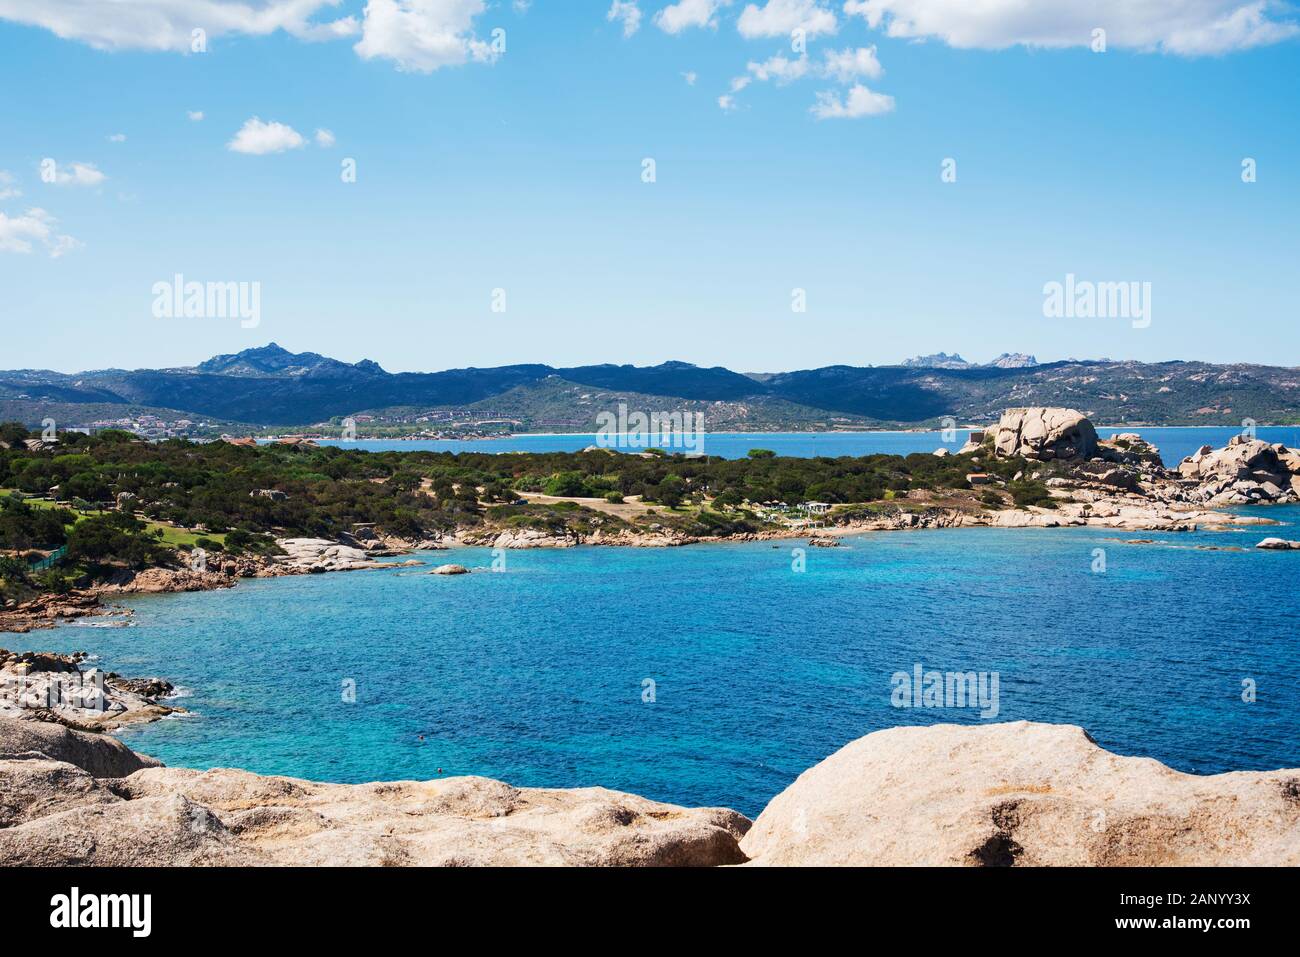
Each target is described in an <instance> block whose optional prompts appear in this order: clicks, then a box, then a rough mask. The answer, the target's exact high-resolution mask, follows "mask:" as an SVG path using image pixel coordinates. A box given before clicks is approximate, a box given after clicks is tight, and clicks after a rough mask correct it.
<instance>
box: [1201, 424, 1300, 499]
mask: <svg viewBox="0 0 1300 957" xmlns="http://www.w3.org/2000/svg"><path fill="white" fill-rule="evenodd" d="M1178 474H1179V475H1181V476H1182V477H1183V478H1185V479H1192V480H1194V481H1196V482H1198V483H1200V486H1199V488H1198V489H1197V494H1198V496H1199V498H1200V499H1201V500H1202V501H1205V502H1207V503H1209V504H1211V505H1248V504H1251V503H1253V502H1275V503H1279V502H1296V501H1300V454H1298V453H1296V452H1294V451H1292V450H1291V449H1288V448H1287V447H1286V446H1284V445H1277V444H1270V443H1268V442H1263V441H1261V440H1259V439H1252V438H1249V437H1247V436H1245V435H1234V436H1233V437H1232V439H1231V441H1229V442H1228V444H1227V446H1226V447H1225V448H1222V449H1212V448H1210V446H1208V445H1203V446H1201V448H1200V449H1198V450H1197V451H1196V452H1195V453H1194V454H1192V455H1189V456H1188V457H1187V458H1185V459H1183V461H1182V462H1180V463H1179V465H1178Z"/></svg>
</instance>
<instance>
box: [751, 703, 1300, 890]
mask: <svg viewBox="0 0 1300 957" xmlns="http://www.w3.org/2000/svg"><path fill="white" fill-rule="evenodd" d="M740 846H741V850H743V851H744V852H745V854H746V856H748V857H749V858H751V862H752V863H754V864H765V865H818V866H824V865H1010V864H1014V865H1018V866H1020V865H1029V866H1032V865H1044V864H1051V865H1080V866H1095V865H1102V866H1114V865H1133V866H1147V865H1161V866H1164V865H1176V866H1187V865H1211V866H1219V865H1245V864H1258V865H1292V866H1294V865H1297V864H1300V770H1289V771H1269V772H1261V771H1238V772H1234V773H1231V774H1216V775H1209V776H1201V775H1194V774H1182V773H1180V772H1178V771H1174V770H1172V769H1171V768H1168V767H1165V765H1163V764H1161V763H1160V762H1158V761H1154V760H1152V759H1151V758H1130V757H1121V756H1120V755H1117V754H1111V753H1110V752H1109V751H1104V750H1102V749H1101V748H1100V747H1098V746H1097V744H1096V743H1095V742H1094V741H1093V740H1092V739H1091V738H1090V737H1088V735H1087V734H1086V733H1085V732H1084V731H1083V729H1082V728H1077V727H1074V726H1072V725H1050V724H1035V723H1030V722H1026V721H1018V722H1014V723H1006V724H990V725H975V726H969V725H966V726H962V725H951V724H947V725H932V726H930V727H906V728H890V729H889V730H886V731H877V732H876V733H875V734H869V735H867V736H866V737H865V738H859V739H858V740H857V741H854V742H853V743H852V744H849V745H847V746H846V747H844V748H842V749H840V750H839V751H837V752H836V753H835V754H833V755H831V756H830V757H829V758H827V759H826V760H825V761H822V762H821V763H820V764H818V765H816V766H815V767H813V768H812V769H810V770H808V771H805V772H804V773H803V774H801V775H800V776H799V778H798V779H797V780H796V781H795V782H794V783H793V784H792V785H790V787H788V788H786V789H785V790H784V791H782V792H781V793H780V794H778V795H777V796H776V797H775V798H773V799H772V801H771V803H770V804H768V806H767V807H766V809H764V811H763V813H762V814H760V815H759V816H758V820H756V821H755V822H754V826H753V828H751V829H750V831H749V833H748V834H747V835H746V836H745V838H744V840H742V841H741V844H740Z"/></svg>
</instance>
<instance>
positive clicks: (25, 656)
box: [0, 648, 184, 731]
mask: <svg viewBox="0 0 1300 957" xmlns="http://www.w3.org/2000/svg"><path fill="white" fill-rule="evenodd" d="M85 660H86V655H85V653H84V652H77V653H75V654H71V655H60V654H54V653H52V652H43V651H24V652H12V651H6V650H4V649H3V648H0V716H6V717H18V718H36V719H38V720H41V721H48V722H54V723H56V724H62V725H66V726H68V727H70V728H79V729H82V730H89V731H99V730H111V729H113V728H119V727H121V726H122V725H126V724H132V723H135V722H146V721H156V720H157V719H158V718H162V717H166V716H167V715H169V714H175V713H176V712H179V711H183V710H184V709H183V708H174V707H171V706H169V705H166V704H163V700H164V699H166V698H168V697H170V696H171V695H172V694H173V692H174V691H175V689H174V688H173V687H172V685H171V683H170V682H167V681H163V680H162V679H161V678H123V677H122V676H121V675H119V674H117V673H116V672H111V671H110V672H107V673H105V672H103V671H101V670H100V669H98V668H93V667H92V668H83V667H82V664H83V663H84V662H85Z"/></svg>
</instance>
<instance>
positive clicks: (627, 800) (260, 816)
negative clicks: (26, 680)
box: [0, 719, 749, 866]
mask: <svg viewBox="0 0 1300 957" xmlns="http://www.w3.org/2000/svg"><path fill="white" fill-rule="evenodd" d="M23 724H36V722H15V721H11V720H6V719H0V795H3V796H2V797H0V866H10V865H24V864H39V865H137V864H153V865H188V864H226V865H232V864H282V865H316V864H345V865H369V866H379V865H395V864H412V865H415V864H424V865H439V866H451V865H456V866H464V865H547V866H554V865H583V866H607V865H613V866H663V865H670V866H710V865H718V864H738V863H741V862H743V861H744V857H743V855H742V854H741V853H740V849H739V843H738V842H739V840H740V838H741V837H742V836H743V834H744V833H745V830H746V829H747V828H748V827H749V821H748V820H747V819H746V818H744V817H742V816H741V815H739V814H737V813H736V812H734V811H729V810H725V809H722V808H682V807H676V806H674V805H670V804H660V803H658V802H655V801H648V800H646V799H645V798H640V797H637V796H635V795H631V794H622V793H619V792H617V791H607V790H605V789H604V788H579V789H576V790H549V789H543V788H514V787H511V786H510V785H508V784H503V783H501V782H500V781H492V780H489V779H487V778H478V777H462V778H448V779H445V780H437V781H398V782H391V783H382V784H356V785H348V784H314V783H312V782H309V781H299V780H295V779H292V778H281V777H261V776H259V775H255V774H249V773H248V772H245V771H229V770H214V771H206V772H199V771H189V770H184V769H179V768H163V767H158V766H155V767H144V766H142V767H141V768H140V769H139V770H135V771H134V773H130V774H129V776H127V777H121V776H120V774H114V775H112V779H111V780H108V779H107V778H108V777H109V775H107V774H104V773H102V772H103V771H104V770H106V769H107V770H110V771H115V772H120V771H123V770H125V768H126V766H125V765H115V764H113V763H112V762H110V761H109V760H108V758H107V757H106V756H107V755H108V754H109V752H110V751H113V752H114V753H115V748H114V745H116V746H117V747H121V746H120V745H117V742H112V744H108V743H107V742H110V741H112V739H108V738H101V737H99V736H94V735H82V734H79V733H77V732H70V731H66V730H64V729H58V730H59V731H61V732H62V733H63V734H64V735H71V736H72V737H73V741H74V742H75V743H69V742H68V741H67V740H66V739H61V740H62V743H60V742H59V741H53V742H51V743H50V744H48V745H46V744H44V743H43V742H42V741H41V740H39V739H37V740H33V739H32V738H30V737H28V736H26V734H25V732H26V731H27V728H24V727H21V726H20V725H23ZM47 747H48V748H49V750H43V749H44V748H47ZM77 749H81V750H77ZM123 750H125V749H123ZM51 751H56V752H57V753H50V752H51ZM140 760H141V761H142V762H143V761H147V760H148V759H143V758H141V759H140Z"/></svg>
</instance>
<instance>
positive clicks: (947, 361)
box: [899, 352, 971, 369]
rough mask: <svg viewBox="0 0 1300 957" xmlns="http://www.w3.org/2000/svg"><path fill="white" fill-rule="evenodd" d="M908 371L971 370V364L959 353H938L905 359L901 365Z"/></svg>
mask: <svg viewBox="0 0 1300 957" xmlns="http://www.w3.org/2000/svg"><path fill="white" fill-rule="evenodd" d="M899 364H900V365H902V366H903V367H904V368H907V369H969V368H970V366H971V364H970V363H969V362H967V361H966V360H965V359H963V358H962V357H961V356H959V355H957V353H955V352H954V353H953V354H952V355H948V353H946V352H936V353H934V354H933V355H928V356H915V357H914V358H911V359H904V360H903V361H902V362H901V363H899Z"/></svg>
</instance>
